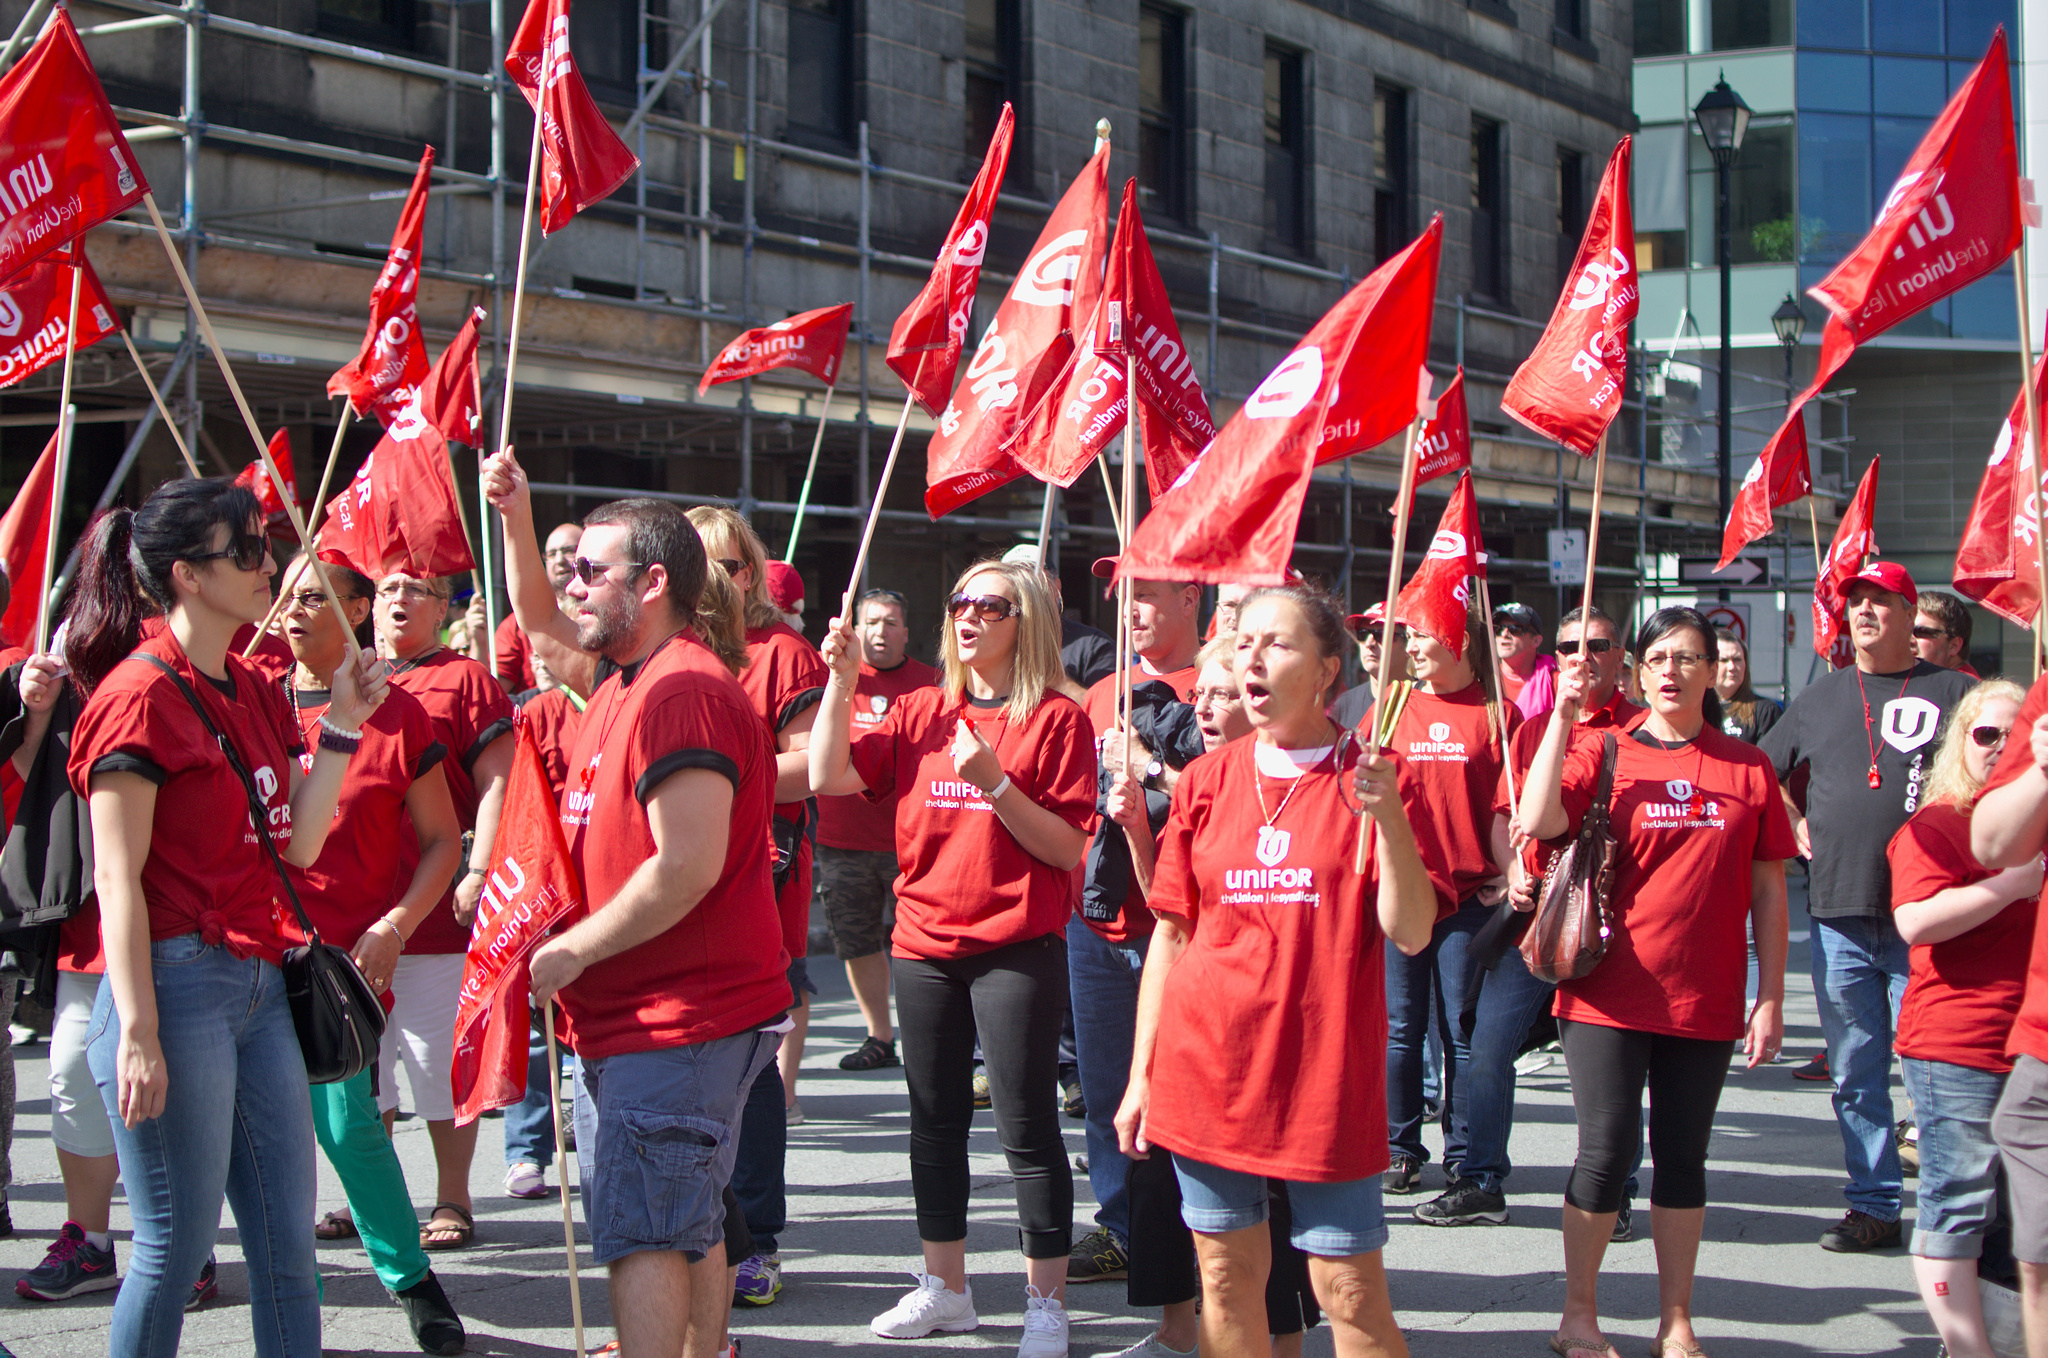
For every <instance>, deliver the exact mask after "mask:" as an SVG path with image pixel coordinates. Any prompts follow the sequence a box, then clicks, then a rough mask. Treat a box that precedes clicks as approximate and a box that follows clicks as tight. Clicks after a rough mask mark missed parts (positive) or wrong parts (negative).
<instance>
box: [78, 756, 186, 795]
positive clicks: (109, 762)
mask: <svg viewBox="0 0 2048 1358" xmlns="http://www.w3.org/2000/svg"><path fill="white" fill-rule="evenodd" d="M92 771H93V772H94V773H139V774H141V775H142V776H143V777H144V778H147V779H149V781H150V782H152V783H155V784H156V785H157V786H158V787H162V786H163V785H164V784H165V783H167V782H169V781H170V779H171V775H170V774H169V773H167V772H165V770H164V766H163V765H161V764H159V763H157V762H156V761H155V760H154V759H145V758H144V757H143V756H141V755H139V754H129V753H127V752H126V751H123V750H116V751H114V752H113V753H112V754H103V755H101V756H100V757H99V758H98V759H95V760H93V761H92Z"/></svg>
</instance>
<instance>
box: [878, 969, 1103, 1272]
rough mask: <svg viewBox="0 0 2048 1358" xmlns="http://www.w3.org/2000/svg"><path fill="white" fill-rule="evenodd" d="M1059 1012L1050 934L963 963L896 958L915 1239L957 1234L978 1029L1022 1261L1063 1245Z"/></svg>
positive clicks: (1069, 1178)
mask: <svg viewBox="0 0 2048 1358" xmlns="http://www.w3.org/2000/svg"><path fill="white" fill-rule="evenodd" d="M1066 1012H1067V941H1066V940H1065V939H1064V938H1062V937H1060V936H1059V935H1058V934H1048V935H1046V936H1045V937H1044V938H1034V939H1031V940H1029V941H1028V942H1024V943H1012V944H1010V945H1008V946H1007V947H1002V948H996V949H994V950H993V951H990V952H984V953H976V954H975V955H974V956H972V957H955V958H942V959H927V958H908V959H906V958H898V959H896V1028H897V1032H898V1034H899V1035H900V1036H901V1037H902V1039H903V1073H904V1076H905V1077H906V1079H907V1081H908V1083H909V1085H910V1187H911V1192H912V1194H913V1195H914V1196H915V1198H916V1200H917V1234H918V1238H919V1239H920V1240H928V1241H931V1242H932V1243H934V1244H939V1243H944V1242H947V1241H953V1240H964V1239H966V1238H967V1198H968V1176H967V1135H968V1132H969V1130H970V1129H971V1128H972V1126H973V1124H974V1045H975V1035H976V1034H977V1033H979V1034H980V1037H981V1054H982V1064H983V1069H984V1070H986V1071H987V1073H988V1089H989V1099H990V1102H991V1103H993V1104H994V1106H995V1115H996V1135H997V1137H998V1138H999V1139H1000V1140H1001V1141H1002V1145H1003V1153H1004V1154H1005V1155H1007V1156H1008V1157H1009V1160H1010V1173H1011V1175H1012V1176H1013V1177H1014V1178H1015V1179H1016V1181H1017V1217H1018V1220H1019V1222H1020V1224H1021V1228H1022V1229H1021V1232H1020V1234H1021V1235H1022V1237H1023V1247H1024V1254H1025V1257H1026V1258H1030V1259H1057V1258H1059V1257H1061V1256H1063V1255H1065V1254H1066V1253H1067V1252H1068V1251H1069V1250H1070V1249H1072V1248H1073V1237H1074V1174H1073V1171H1072V1170H1070V1169H1068V1168H1067V1149H1066V1145H1065V1143H1064V1142H1062V1141H1061V1140H1060V1107H1059V1086H1058V1074H1059V1051H1060V1025H1061V1023H1062V1022H1064V1017H1065V1014H1066Z"/></svg>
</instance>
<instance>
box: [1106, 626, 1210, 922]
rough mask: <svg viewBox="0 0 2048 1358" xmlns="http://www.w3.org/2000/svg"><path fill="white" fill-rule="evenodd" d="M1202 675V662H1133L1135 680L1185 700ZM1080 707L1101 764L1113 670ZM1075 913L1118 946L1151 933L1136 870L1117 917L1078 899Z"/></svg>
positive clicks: (1112, 702) (1110, 719)
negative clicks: (1102, 916) (1104, 916)
mask: <svg viewBox="0 0 2048 1358" xmlns="http://www.w3.org/2000/svg"><path fill="white" fill-rule="evenodd" d="M1201 676H1202V667H1201V666H1200V665H1183V666H1182V667H1181V668H1179V669H1177V670H1168V671H1165V672H1163V673H1158V674H1155V673H1153V672H1152V671H1151V670H1148V669H1146V668H1145V667H1144V666H1143V665H1133V666H1131V683H1132V684H1134V685H1136V684H1149V683H1160V684H1165V685H1166V686H1167V687H1169V688H1171V689H1172V690H1173V695H1174V696H1175V697H1176V698H1179V699H1180V700H1181V701H1182V702H1184V703H1189V702H1193V701H1194V696H1193V695H1194V692H1195V680H1197V679H1199V678H1201ZM1081 710H1082V711H1083V712H1086V713H1087V714H1088V722H1089V724H1090V725H1092V726H1093V727H1094V728H1095V759H1096V763H1097V765H1098V766H1099V765H1100V764H1101V762H1102V738H1103V737H1104V736H1105V735H1107V734H1109V732H1110V731H1111V729H1113V728H1114V727H1115V726H1116V715H1117V712H1116V674H1115V673H1114V672H1111V673H1109V674H1107V675H1104V676H1103V677H1102V678H1100V679H1098V680H1096V681H1095V683H1094V684H1093V685H1092V686H1091V687H1090V688H1089V690H1088V695H1087V698H1086V700H1085V701H1083V702H1082V704H1081ZM1085 870H1086V864H1085V863H1084V864H1083V866H1082V868H1080V869H1077V870H1076V876H1077V877H1078V876H1079V875H1080V874H1081V873H1082V872H1084V871H1085ZM1075 914H1076V916H1077V917H1078V918H1079V919H1080V920H1081V921H1082V922H1083V923H1085V924H1086V925H1087V926H1088V927H1089V928H1091V929H1093V930H1094V931H1095V932H1096V933H1098V934H1100V935H1102V937H1103V938H1104V939H1105V940H1106V941H1108V942H1110V943H1114V944H1117V945H1119V946H1122V945H1124V944H1127V943H1129V942H1131V941H1132V940H1133V939H1140V938H1148V937H1150V936H1151V933H1152V923H1153V921H1152V912H1151V911H1150V910H1148V909H1146V908H1145V892H1144V891H1143V889H1142V888H1140V887H1139V886H1138V879H1137V874H1135V873H1133V874H1132V875H1131V883H1130V889H1129V892H1128V894H1127V895H1126V896H1125V897H1124V908H1123V910H1122V912H1121V913H1119V914H1118V915H1117V917H1116V918H1115V919H1111V920H1095V919H1089V918H1088V917H1087V916H1086V915H1082V914H1080V905H1079V902H1078V901H1076V903H1075Z"/></svg>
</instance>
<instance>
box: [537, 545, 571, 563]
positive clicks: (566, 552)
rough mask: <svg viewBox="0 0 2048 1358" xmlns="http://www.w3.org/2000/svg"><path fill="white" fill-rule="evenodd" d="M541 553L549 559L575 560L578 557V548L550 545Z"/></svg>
mask: <svg viewBox="0 0 2048 1358" xmlns="http://www.w3.org/2000/svg"><path fill="white" fill-rule="evenodd" d="M541 555H542V556H544V557H546V558H547V559H548V560H549V561H555V560H561V561H573V560H575V559H576V549H575V548H574V547H550V548H548V549H547V550H546V551H545V552H542V553H541Z"/></svg>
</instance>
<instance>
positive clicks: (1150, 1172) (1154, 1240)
mask: <svg viewBox="0 0 2048 1358" xmlns="http://www.w3.org/2000/svg"><path fill="white" fill-rule="evenodd" d="M1129 1191H1130V1199H1131V1249H1130V1256H1131V1259H1130V1277H1129V1279H1128V1281H1127V1282H1126V1283H1125V1285H1124V1286H1125V1295H1126V1299H1127V1300H1128V1301H1129V1302H1130V1304H1131V1305H1133V1306H1171V1305H1173V1304H1174V1303H1175V1302H1183V1301H1194V1300H1195V1299H1196V1298H1198V1297H1200V1296H1201V1295H1202V1277H1201V1273H1200V1271H1199V1268H1198V1266H1197V1264H1196V1262H1195V1236H1194V1232H1192V1231H1190V1230H1189V1229H1188V1227H1187V1223H1186V1222H1184V1221H1182V1220H1181V1217H1180V1176H1179V1175H1178V1174H1175V1173H1174V1172H1173V1156H1171V1155H1170V1154H1168V1153H1167V1151H1166V1150H1165V1148H1164V1147H1158V1146H1155V1147H1154V1148H1153V1150H1152V1154H1151V1155H1150V1156H1148V1157H1147V1158H1145V1159H1143V1160H1133V1161H1131V1178H1130V1190H1129ZM1268 1193H1269V1196H1268V1200H1267V1212H1268V1215H1267V1217H1266V1225H1267V1227H1268V1229H1270V1230H1271V1231H1272V1233H1273V1269H1272V1272H1270V1273H1268V1274H1267V1275H1266V1332H1267V1333H1268V1334H1300V1333H1301V1332H1302V1331H1303V1330H1307V1329H1312V1328H1313V1327H1314V1326H1315V1325H1316V1324H1317V1323H1318V1322H1319V1321H1321V1320H1322V1318H1323V1313H1322V1311H1321V1310H1319V1309H1317V1307H1316V1294H1315V1290H1314V1289H1313V1288H1312V1287H1311V1286H1310V1285H1309V1280H1308V1256H1307V1255H1306V1254H1303V1253H1302V1252H1301V1251H1300V1250H1298V1249H1296V1248H1294V1245H1293V1243H1292V1242H1291V1241H1289V1240H1288V1238H1287V1237H1288V1234H1289V1232H1290V1231H1291V1230H1292V1227H1293V1213H1292V1210H1291V1206H1290V1204H1289V1203H1288V1201H1287V1185H1285V1184H1283V1183H1279V1182H1274V1181H1269V1189H1268Z"/></svg>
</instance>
